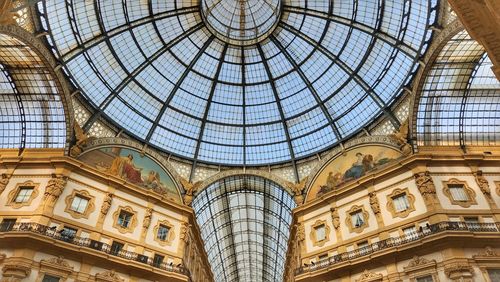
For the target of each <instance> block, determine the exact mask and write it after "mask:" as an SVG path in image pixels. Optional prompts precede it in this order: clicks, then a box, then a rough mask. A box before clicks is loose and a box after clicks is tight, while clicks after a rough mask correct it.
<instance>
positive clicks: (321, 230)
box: [314, 224, 326, 242]
mask: <svg viewBox="0 0 500 282" xmlns="http://www.w3.org/2000/svg"><path fill="white" fill-rule="evenodd" d="M314 230H315V231H316V241H318V242H319V241H323V240H325V239H326V230H325V225H324V224H321V225H320V226H316V227H314Z"/></svg>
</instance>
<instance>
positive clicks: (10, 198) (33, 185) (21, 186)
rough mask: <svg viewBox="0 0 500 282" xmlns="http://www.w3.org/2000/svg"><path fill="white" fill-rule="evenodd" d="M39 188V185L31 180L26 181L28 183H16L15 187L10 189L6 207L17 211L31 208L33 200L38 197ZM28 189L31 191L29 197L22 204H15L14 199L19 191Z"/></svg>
mask: <svg viewBox="0 0 500 282" xmlns="http://www.w3.org/2000/svg"><path fill="white" fill-rule="evenodd" d="M39 186H40V183H34V182H33V181H31V180H28V181H26V182H23V183H17V184H16V187H14V189H12V190H11V191H10V192H9V194H8V199H7V204H6V205H7V206H10V207H12V208H14V209H19V208H21V207H25V206H31V203H32V202H33V200H34V199H35V198H37V197H38V194H39ZM28 187H29V188H30V189H32V192H31V194H30V195H29V197H28V199H27V200H26V201H24V202H17V201H16V199H17V197H18V195H19V193H20V192H21V190H22V189H25V188H28Z"/></svg>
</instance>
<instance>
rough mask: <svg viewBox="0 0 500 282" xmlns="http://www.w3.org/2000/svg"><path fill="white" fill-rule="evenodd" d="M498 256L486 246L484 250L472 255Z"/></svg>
mask: <svg viewBox="0 0 500 282" xmlns="http://www.w3.org/2000/svg"><path fill="white" fill-rule="evenodd" d="M498 256H500V255H499V254H498V253H497V252H496V251H495V250H493V248H491V247H490V246H486V247H485V248H484V251H483V252H481V253H479V254H477V255H475V256H474V257H498Z"/></svg>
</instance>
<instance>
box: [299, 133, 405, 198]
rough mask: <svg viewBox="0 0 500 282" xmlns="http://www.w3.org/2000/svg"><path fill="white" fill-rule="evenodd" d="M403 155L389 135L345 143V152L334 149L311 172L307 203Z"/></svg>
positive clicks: (307, 184) (307, 187) (307, 189)
mask: <svg viewBox="0 0 500 282" xmlns="http://www.w3.org/2000/svg"><path fill="white" fill-rule="evenodd" d="M402 156H403V154H402V153H401V150H400V145H398V143H397V142H396V140H395V139H394V138H390V137H387V136H368V137H363V138H359V139H355V140H352V141H351V142H348V143H346V145H345V146H344V151H342V150H341V149H340V148H338V149H334V150H332V151H331V152H330V153H329V154H328V155H327V156H326V157H325V158H324V159H323V160H322V161H321V162H320V163H319V164H318V166H317V167H316V168H315V169H314V170H313V171H312V172H311V175H312V176H313V177H311V178H310V179H309V180H308V181H307V182H306V185H305V187H306V191H307V196H306V202H307V201H311V200H313V199H315V198H316V197H317V196H319V195H323V194H325V193H328V192H330V191H333V190H335V189H337V188H338V187H340V186H342V185H344V184H346V183H349V182H351V181H354V180H356V179H359V178H362V177H363V176H365V175H368V174H370V173H372V172H373V171H374V170H376V169H379V168H381V167H384V166H385V165H387V164H388V163H391V162H392V161H394V160H396V159H400V158H401V157H402Z"/></svg>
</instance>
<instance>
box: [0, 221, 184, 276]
mask: <svg viewBox="0 0 500 282" xmlns="http://www.w3.org/2000/svg"><path fill="white" fill-rule="evenodd" d="M20 232H23V233H25V232H29V233H34V234H39V235H42V236H45V237H50V238H53V239H56V240H59V241H63V242H66V243H70V244H72V245H76V246H80V247H86V248H89V249H92V250H94V251H99V252H102V253H106V254H110V255H113V256H116V257H120V258H123V259H126V260H133V261H136V262H139V263H142V264H147V265H149V266H152V267H155V268H158V269H162V270H166V271H170V272H175V273H180V274H183V275H186V276H187V277H188V278H189V277H190V273H189V270H188V269H187V268H185V267H184V266H182V265H173V264H171V263H165V262H159V261H155V260H154V259H153V258H151V257H148V256H144V255H141V254H138V253H134V252H130V251H125V250H118V249H116V248H112V246H111V245H109V244H106V243H103V242H100V241H96V240H92V239H89V238H82V237H78V236H71V235H66V234H65V233H64V232H59V231H57V230H56V228H55V227H50V226H45V225H42V224H38V223H33V222H18V223H14V224H12V223H0V234H1V233H20Z"/></svg>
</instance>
